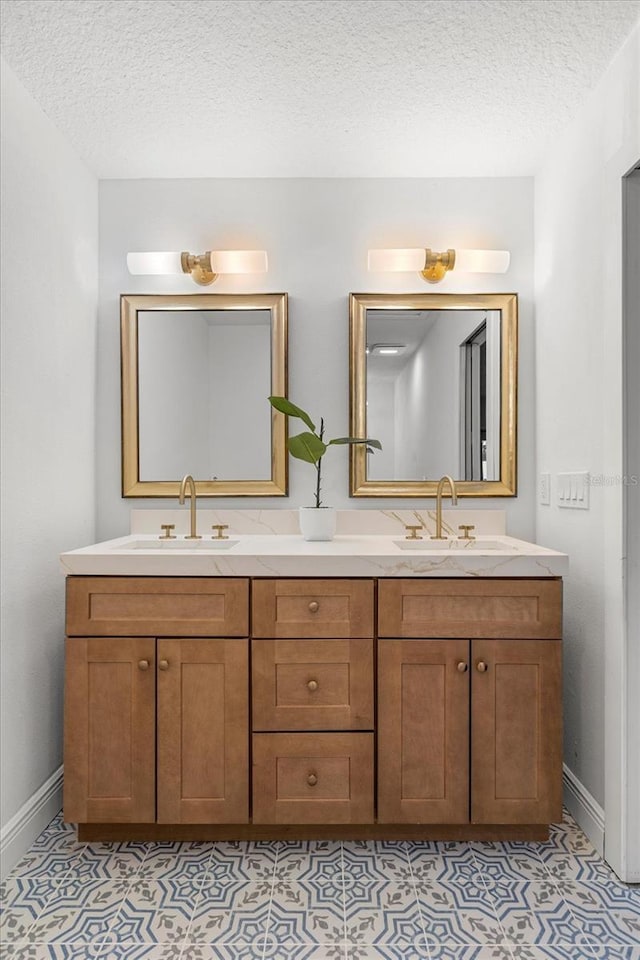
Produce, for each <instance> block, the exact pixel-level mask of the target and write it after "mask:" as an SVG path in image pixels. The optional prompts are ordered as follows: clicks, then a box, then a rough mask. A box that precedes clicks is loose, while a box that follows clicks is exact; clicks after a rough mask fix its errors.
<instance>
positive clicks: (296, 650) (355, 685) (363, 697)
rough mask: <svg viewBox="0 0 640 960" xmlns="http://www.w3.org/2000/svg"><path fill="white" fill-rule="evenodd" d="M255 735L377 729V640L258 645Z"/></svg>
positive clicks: (254, 677)
mask: <svg viewBox="0 0 640 960" xmlns="http://www.w3.org/2000/svg"><path fill="white" fill-rule="evenodd" d="M251 669H252V691H253V729H254V730H373V641H372V640H254V641H253V642H252V668H251Z"/></svg>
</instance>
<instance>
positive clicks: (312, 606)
mask: <svg viewBox="0 0 640 960" xmlns="http://www.w3.org/2000/svg"><path fill="white" fill-rule="evenodd" d="M319 609H320V604H319V603H318V601H317V600H312V601H311V603H310V604H309V610H310V611H311V613H317V612H318V610H319Z"/></svg>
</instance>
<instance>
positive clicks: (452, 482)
mask: <svg viewBox="0 0 640 960" xmlns="http://www.w3.org/2000/svg"><path fill="white" fill-rule="evenodd" d="M447 480H448V481H449V486H450V488H451V505H452V506H454V507H455V506H456V504H457V503H458V495H457V493H456V482H455V480H454V479H453V477H450V476H449V474H448V473H445V475H444V477H441V478H440V480H439V481H438V489H437V491H436V532H435V536H432V537H431V540H447V539H448V538H447V537H443V536H442V494H443V491H444V485H445V483H446V481H447Z"/></svg>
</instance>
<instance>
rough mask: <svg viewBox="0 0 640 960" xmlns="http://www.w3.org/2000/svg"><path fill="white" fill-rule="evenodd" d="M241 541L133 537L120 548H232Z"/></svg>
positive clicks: (119, 548)
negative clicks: (143, 538)
mask: <svg viewBox="0 0 640 960" xmlns="http://www.w3.org/2000/svg"><path fill="white" fill-rule="evenodd" d="M238 543H240V541H239V540H232V539H229V540H205V539H204V537H203V538H202V540H186V539H185V538H184V537H178V538H177V539H176V540H142V539H137V540H136V539H133V538H132V539H131V540H129V542H128V543H125V544H122V543H121V544H120V545H119V546H118V547H117V549H118V550H169V551H171V550H230V549H231V548H232V547H235V546H236V544H238Z"/></svg>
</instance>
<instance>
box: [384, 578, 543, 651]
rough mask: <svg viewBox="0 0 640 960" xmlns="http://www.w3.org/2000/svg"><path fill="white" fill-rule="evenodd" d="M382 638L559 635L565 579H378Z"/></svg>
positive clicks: (527, 637) (511, 637)
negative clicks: (563, 580) (563, 581)
mask: <svg viewBox="0 0 640 960" xmlns="http://www.w3.org/2000/svg"><path fill="white" fill-rule="evenodd" d="M378 635H379V636H380V637H468V638H475V637H498V638H510V639H516V640H517V639H520V638H526V639H531V640H536V639H560V638H561V637H562V581H561V580H506V579H505V580H401V579H393V580H380V582H379V586H378Z"/></svg>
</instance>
